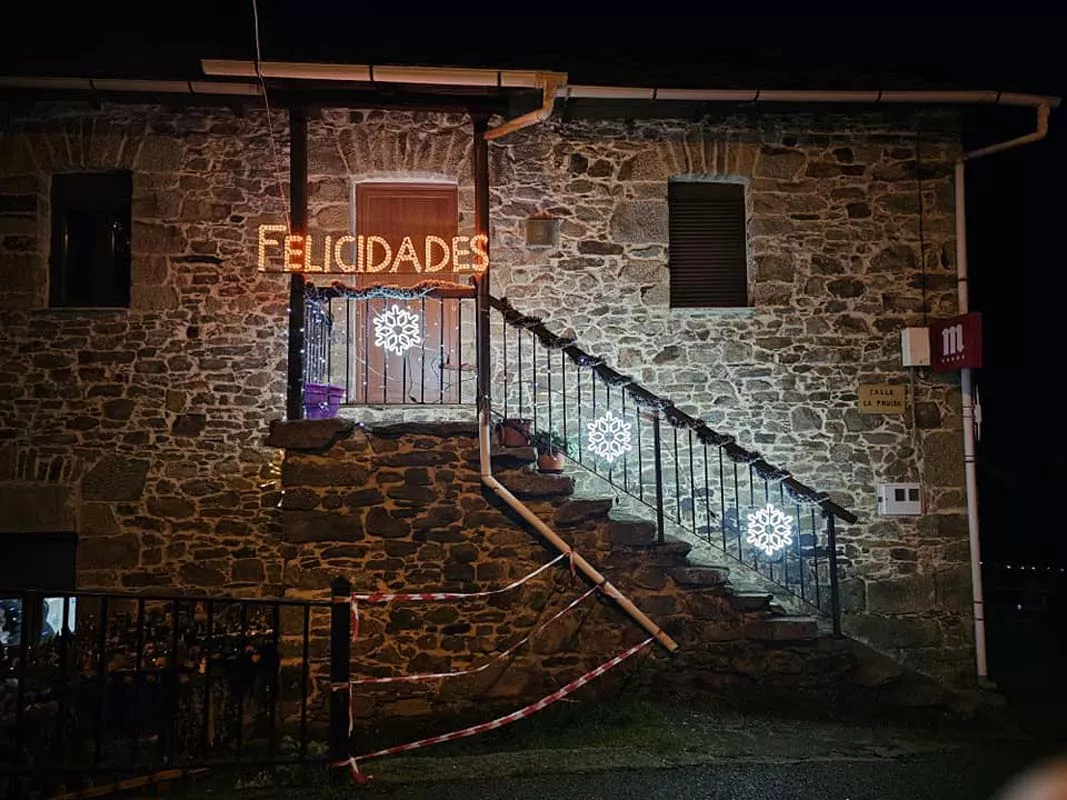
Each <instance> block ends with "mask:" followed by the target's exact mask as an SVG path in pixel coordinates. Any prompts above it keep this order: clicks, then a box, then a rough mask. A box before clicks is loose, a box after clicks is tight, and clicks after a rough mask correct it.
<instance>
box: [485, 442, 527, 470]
mask: <svg viewBox="0 0 1067 800" xmlns="http://www.w3.org/2000/svg"><path fill="white" fill-rule="evenodd" d="M489 458H490V459H491V460H492V462H493V466H494V467H496V468H498V469H513V468H515V467H525V466H528V465H529V464H533V463H534V462H535V461H537V451H536V450H535V449H534V448H532V447H502V446H501V445H496V444H495V445H493V446H492V447H491V448H489Z"/></svg>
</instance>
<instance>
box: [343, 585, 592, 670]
mask: <svg viewBox="0 0 1067 800" xmlns="http://www.w3.org/2000/svg"><path fill="white" fill-rule="evenodd" d="M599 589H600V587H599V586H594V587H593V588H592V589H590V590H589V591H587V592H586V593H585V594H583V595H581V596H580V597H578V598H577V599H575V600H573V601H571V602H570V603H569V604H568V605H567V606H566V608H563V609H562V610H560V611H558V612H556V613H555V614H553V615H552V616H551V617H550V618H549V619H547V620H545V621H544V622H542V623H541V624H540V625H538V626H537V627H536V628H534V630H532V631H531V632H530V633H528V634H527V635H526V636H525V637H523V638H522V639H520V640H519V641H517V642H515V644H513V645H512V646H511V647H509V648H508V649H507V650H505V651H503V652H502V653H497V654H496V655H495V656H493V657H492V658H491V659H489V660H488V661H486V662H485V663H484V664H482V665H481V666H478V667H472V668H470V669H464V670H460V671H459V672H426V673H423V674H421V675H396V676H393V677H388V678H356V679H355V680H353V681H352V684H353V685H361V684H367V683H399V682H403V681H409V682H410V681H426V680H433V679H436V678H456V677H459V676H460V675H473V674H475V673H476V672H483V671H485V670H487V669H489V667H491V666H493V664H495V663H496V662H498V661H500V660H502V659H505V658H507V657H508V656H510V655H511V654H512V653H514V652H515V651H516V650H518V649H519V648H520V647H522V646H523V645H524V644H526V643H527V642H528V641H530V639H532V638H533V637H534V636H536V635H537V634H539V633H540V632H541V631H543V630H544V629H545V628H547V627H548V626H549V625H551V624H552V623H553V622H555V621H556V620H557V619H559V618H560V617H562V616H563V615H564V614H566V613H568V612H569V611H571V610H572V609H574V608H575V607H576V606H578V605H579V604H581V603H582V602H583V601H585V599H586V598H588V597H589V596H590V595H591V594H593V593H595V592H597V591H599Z"/></svg>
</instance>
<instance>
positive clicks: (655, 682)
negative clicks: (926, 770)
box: [269, 420, 945, 728]
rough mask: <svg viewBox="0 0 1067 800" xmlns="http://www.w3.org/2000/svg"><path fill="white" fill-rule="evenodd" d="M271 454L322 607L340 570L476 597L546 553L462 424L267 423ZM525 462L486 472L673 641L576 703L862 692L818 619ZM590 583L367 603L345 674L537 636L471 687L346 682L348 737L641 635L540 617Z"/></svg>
mask: <svg viewBox="0 0 1067 800" xmlns="http://www.w3.org/2000/svg"><path fill="white" fill-rule="evenodd" d="M269 443H270V444H272V445H275V446H277V447H281V448H284V449H285V451H286V456H285V460H284V463H283V467H282V485H283V494H282V497H281V508H282V511H281V518H282V527H281V542H282V544H281V545H280V548H281V549H282V550H283V551H284V552H285V557H286V559H287V560H288V563H289V564H290V565H291V566H290V568H289V569H287V572H286V575H287V578H288V579H289V580H290V581H291V583H290V586H289V587H288V588H289V593H290V594H291V595H296V596H303V597H308V598H322V597H325V596H328V594H329V583H330V581H331V580H332V578H333V577H334V576H337V575H344V576H346V577H347V578H348V579H349V580H350V581H351V583H352V586H353V589H354V591H356V592H360V593H378V592H434V591H445V592H479V591H485V590H492V589H499V588H502V587H504V586H507V585H508V584H510V583H512V582H513V581H516V580H518V579H520V578H523V577H524V576H526V575H528V574H530V573H532V572H533V571H534V570H536V569H537V568H538V567H540V566H541V565H544V564H546V563H548V562H550V561H551V560H552V559H553V558H554V557H556V556H557V555H558V552H557V551H556V550H554V549H553V548H552V547H551V546H549V545H548V544H547V543H546V542H544V541H543V540H541V539H540V538H539V537H538V536H537V535H536V534H535V533H534V532H533V531H532V530H530V529H528V527H527V526H526V525H525V524H524V523H523V522H522V521H521V519H519V518H518V517H517V515H516V514H515V513H514V512H513V511H511V510H510V509H509V508H508V507H507V506H506V505H504V504H503V503H502V502H501V501H500V500H499V498H497V497H496V496H495V495H494V494H493V493H491V492H489V491H487V490H485V489H484V488H483V487H482V484H481V479H480V474H479V465H478V439H477V432H476V426H475V425H474V424H470V423H467V424H464V423H401V424H396V425H388V426H379V427H376V428H373V429H369V428H366V427H362V426H356V425H355V424H353V423H351V422H347V421H342V420H318V421H303V422H295V423H278V424H275V425H274V426H272V432H271V437H270V439H269ZM534 457H535V456H534V453H533V451H532V450H531V448H515V449H507V448H500V449H497V448H494V450H493V457H492V458H493V464H494V472H495V474H496V475H497V476H498V477H499V479H500V480H501V481H502V482H503V483H504V484H505V485H506V486H507V487H508V489H509V490H510V491H511V492H513V493H514V494H515V495H516V496H517V497H519V498H522V499H523V501H524V502H526V503H527V504H528V505H529V506H530V507H531V508H532V509H533V510H534V511H535V513H537V514H538V516H539V517H540V518H542V519H544V520H547V521H549V523H550V524H551V525H552V526H553V527H554V528H555V529H557V530H558V531H559V532H560V533H561V535H562V536H563V537H564V538H565V539H566V541H568V542H569V543H571V544H572V545H573V546H574V547H575V548H576V549H577V550H578V552H580V553H581V554H582V555H583V556H585V557H586V558H587V559H588V560H589V561H591V562H592V563H593V564H594V566H595V567H597V568H598V569H599V570H600V571H601V572H602V574H603V575H604V576H605V577H606V578H607V579H608V580H610V581H611V582H612V583H613V584H614V585H616V586H617V587H618V588H619V589H620V590H622V591H623V593H624V594H626V596H627V597H629V598H630V599H632V600H633V601H634V602H635V603H636V604H637V606H638V607H639V608H641V609H642V610H643V611H644V612H646V613H647V614H649V615H650V616H651V617H652V618H653V619H654V621H655V622H656V623H657V624H658V625H661V626H662V627H663V629H664V630H665V631H667V632H668V633H669V634H670V635H671V636H672V637H674V639H675V640H676V641H677V642H678V644H679V645H680V648H679V650H678V651H677V652H676V653H675V654H673V655H668V654H667V653H666V651H665V650H663V649H661V648H659V647H658V646H654V647H651V648H650V649H648V650H646V651H644V652H643V653H642V655H641V657H640V658H639V659H638V660H635V661H633V662H630V663H627V664H626V665H625V666H624V667H621V668H619V669H618V671H617V672H615V673H609V674H608V675H607V676H606V677H605V678H602V679H600V680H598V681H597V682H596V683H595V684H594V685H593V686H591V687H589V689H586V690H584V692H585V695H586V696H590V695H593V694H598V693H611V692H614V691H616V690H618V688H619V687H620V686H622V685H628V686H629V687H630V688H631V689H633V688H638V687H641V688H643V689H650V688H651V689H653V690H668V689H669V690H670V691H674V692H683V693H684V692H697V693H699V694H700V695H701V696H702V697H703V698H704V699H705V700H706V699H707V698H708V697H709V696H715V697H718V698H719V699H720V701H721V702H725V703H736V704H743V705H747V704H758V703H769V702H773V701H777V700H782V699H784V698H786V697H789V698H790V700H791V702H799V701H800V700H801V698H807V699H809V700H812V699H814V700H817V701H818V702H820V703H828V702H837V701H839V700H842V699H844V698H848V699H849V702H853V701H855V702H862V700H863V699H864V698H865V697H866V695H865V683H866V678H865V676H864V672H865V670H864V666H865V664H869V660H868V659H865V658H864V657H862V656H861V655H860V654H858V653H857V652H856V651H855V650H854V649H852V648H851V647H850V646H849V644H848V643H847V641H845V640H831V639H820V638H818V636H817V634H818V630H817V623H816V621H815V620H814V619H812V618H798V617H795V616H789V615H787V614H785V613H784V612H783V611H782V610H781V609H780V608H777V607H776V606H775V604H773V602H772V600H771V597H770V595H767V594H761V593H738V592H736V591H735V590H734V589H733V587H732V586H731V584H730V582H729V573H728V571H727V570H723V569H719V568H714V567H703V566H694V565H693V564H690V563H689V562H688V561H687V559H686V556H687V554H688V552H689V550H690V545H689V544H688V543H686V542H683V541H681V540H677V539H670V540H668V542H667V543H666V544H665V545H657V544H655V537H656V529H655V525H654V524H652V523H649V522H647V521H643V520H637V519H634V518H631V517H628V516H625V515H619V514H618V513H617V512H616V511H615V510H614V508H613V501H612V500H611V499H610V498H602V499H581V500H572V499H571V498H570V493H571V492H572V490H573V479H572V478H570V477H568V476H564V475H542V474H539V473H537V472H535V471H533V469H532V466H531V463H530V462H531V461H532V460H533V459H534ZM588 588H589V584H588V583H587V582H586V581H585V580H583V579H582V578H581V577H580V576H578V575H572V573H571V571H570V570H569V569H568V566H567V562H566V561H564V562H561V563H559V564H557V565H555V566H551V567H549V568H548V569H547V570H546V571H545V572H543V573H541V574H540V575H538V576H536V577H534V578H532V579H531V580H530V581H529V582H527V583H525V584H523V585H522V586H520V587H519V588H517V589H514V590H512V591H508V592H504V593H501V594H497V595H494V596H492V597H487V598H478V599H472V600H462V601H455V600H452V601H445V602H404V601H396V602H389V603H383V604H377V603H361V604H360V606H359V628H358V630H359V636H358V640H357V641H356V642H354V643H353V645H352V654H353V658H352V670H353V677H354V678H379V677H389V676H403V675H413V674H419V673H427V672H433V673H436V672H450V671H460V670H466V669H472V668H477V667H482V666H484V665H486V664H488V663H489V662H491V661H492V660H493V658H494V656H495V655H497V654H499V653H501V652H503V651H505V650H507V649H508V648H509V647H511V646H513V645H514V644H516V643H517V642H519V641H520V640H521V639H522V638H524V637H526V636H528V635H530V634H531V633H533V634H534V635H533V638H532V639H531V640H530V642H529V644H528V645H525V646H523V647H521V648H519V649H517V650H516V652H515V653H514V654H513V655H510V656H508V657H507V658H506V659H502V660H500V661H497V662H494V663H492V665H491V666H489V668H488V669H483V670H482V671H479V672H477V673H475V674H472V675H467V676H463V677H458V678H452V679H448V680H443V681H442V680H423V681H416V682H405V683H389V684H380V685H358V686H355V687H354V689H353V691H354V692H355V698H356V699H355V702H354V704H353V709H354V711H355V715H356V720H357V723H358V725H359V726H360V727H361V728H370V727H375V726H378V725H385V726H386V727H387V728H392V727H395V724H396V722H397V721H398V720H400V721H403V720H406V719H431V718H432V719H434V720H437V722H438V726H442V725H443V727H445V728H447V727H448V720H449V719H451V718H454V717H464V718H465V717H470V718H471V719H474V718H479V719H485V718H486V717H487V715H488V714H489V713H490V712H491V711H492V710H495V709H499V710H504V709H508V710H511V709H514V708H517V707H519V706H521V705H523V704H525V703H528V702H532V701H534V700H536V699H539V698H540V697H542V696H544V695H545V694H547V693H549V692H551V691H554V690H555V689H558V688H559V687H561V686H563V685H565V684H566V683H568V682H569V681H571V680H574V679H575V678H577V677H579V676H580V675H582V674H584V673H585V672H587V671H588V670H590V669H591V668H593V667H595V666H597V665H599V664H600V663H602V662H604V661H606V660H607V659H608V658H610V657H612V656H614V655H616V654H618V653H619V652H621V651H622V650H624V649H625V648H627V647H629V646H631V645H633V644H635V643H637V642H640V641H642V640H644V639H645V638H646V637H647V636H648V634H647V633H646V632H645V631H644V630H643V629H642V628H640V627H639V626H638V625H637V624H636V623H634V622H633V620H632V619H630V618H629V617H628V616H627V615H626V614H624V613H623V612H621V611H620V610H619V609H618V607H617V606H616V605H615V604H614V603H613V602H611V601H610V600H607V599H606V598H603V597H600V596H593V597H590V598H588V599H587V600H586V601H584V603H582V604H580V605H578V606H577V607H576V608H575V609H574V610H572V611H571V612H569V613H567V614H566V615H565V616H562V617H561V618H559V619H558V620H555V621H552V622H549V620H550V619H551V618H552V617H553V616H554V615H555V614H556V613H558V612H560V611H562V610H563V609H564V608H565V607H566V606H567V605H568V604H569V603H571V602H572V601H574V600H576V599H578V598H579V597H580V596H581V595H582V594H583V593H585V592H586V590H587V589H588ZM541 625H544V628H543V630H540V631H539V632H538V631H536V629H537V628H539V627H540V626H541ZM324 668H325V665H324V664H322V663H321V662H320V663H318V664H317V665H316V669H315V671H314V673H313V674H314V675H315V676H317V677H318V678H320V679H323V680H324V679H325V674H324V672H323V670H324ZM889 674H894V677H899V675H900V673H899V672H897V673H893V671H892V670H891V671H890V673H883V676H882V680H885V679H886V678H887V677H888V675H889ZM320 691H324V690H322V689H321V687H320ZM944 698H945V696H942V699H944ZM928 699H929V696H928ZM453 724H454V723H453Z"/></svg>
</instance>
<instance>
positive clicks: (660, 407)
mask: <svg viewBox="0 0 1067 800" xmlns="http://www.w3.org/2000/svg"><path fill="white" fill-rule="evenodd" d="M489 305H490V307H491V308H494V309H496V310H497V311H499V312H500V315H501V317H503V319H504V322H505V323H507V324H508V325H510V326H511V327H514V328H522V329H524V330H528V331H530V333H532V334H533V335H534V336H536V337H537V338H538V340H539V341H540V342H541V344H542V345H543V346H545V347H546V348H550V349H562V350H563V352H564V353H566V354H567V355H568V356H569V357H570V359H571V360H572V361H573V362H574V363H575V364H577V365H578V366H580V367H590V368H592V370H593V372H594V373H595V374H596V375H597V377H598V378H600V379H601V380H603V381H604V382H605V383H606V384H608V385H609V386H614V387H618V388H621V389H625V391H626V393H627V394H628V395H629V396H630V397H631V398H632V399H633V400H634V402H635V403H636V404H637V405H638V406H641V407H642V408H646V409H652V410H655V411H661V412H662V413H663V417H664V419H666V420H667V422H668V423H669V424H670V425H671V426H672V427H673V428H676V429H682V428H685V429H688V430H691V431H693V433H695V434H696V436H697V439H698V440H699V441H700V442H701V444H706V445H714V446H716V447H720V448H722V451H723V453H725V455H726V457H727V458H729V459H730V460H731V461H733V462H735V463H738V464H745V465H749V466H751V467H752V469H753V470H754V471H755V472H756V474H757V475H759V477H760V478H762V479H765V480H767V481H769V482H772V483H778V484H780V485H781V486H782V488H783V489H784V490H785V492H786V493H787V494H789V496H790V497H792V498H793V499H794V500H797V501H799V502H805V503H811V504H813V505H817V506H819V507H821V508H822V509H823V510H824V511H827V512H829V513H832V514H834V515H835V516H838V517H840V518H841V519H843V520H845V521H846V522H855V521H856V516H855V515H854V514H852V513H851V512H850V511H848V510H846V509H845V508H842V507H841V506H839V505H837V504H836V503H834V502H832V501H831V500H830V496H829V495H828V494H827V493H826V492H817V491H815V490H814V489H812V488H811V487H809V486H805V485H804V484H803V483H801V482H800V481H798V480H796V479H795V478H794V477H792V473H790V472H789V470H787V469H782V468H780V467H776V466H774V465H773V464H771V463H770V462H768V461H767V460H766V459H764V458H763V456H762V455H761V454H760V453H758V452H757V451H755V450H746V449H745V448H744V447H742V446H741V445H739V444H737V440H736V439H735V438H734V437H733V436H730V435H729V434H725V433H718V432H717V431H714V430H712V429H711V428H709V427H708V426H707V424H706V423H705V422H704V421H703V420H702V419H699V418H697V417H693V416H690V415H689V414H686V413H685V412H684V411H682V410H681V409H680V408H678V407H676V406H675V405H674V404H673V403H671V401H670V400H667V399H666V398H663V397H660V396H659V395H657V394H655V393H653V392H651V391H649V390H648V389H646V388H644V387H643V386H641V385H640V384H639V383H637V382H636V381H635V380H633V379H632V378H630V377H627V376H626V375H623V374H622V373H620V372H617V371H616V370H614V369H612V368H611V367H609V366H608V365H607V364H606V363H605V362H604V360H603V359H601V358H597V357H596V356H592V355H590V354H589V353H586V352H585V351H584V350H582V349H581V348H579V347H578V346H576V345H575V344H574V343H573V341H574V340H569V343H566V344H564V343H563V342H564V341H567V340H564V339H563V337H560V336H557V335H556V334H554V333H552V332H551V331H550V330H548V328H546V327H545V325H544V323H543V322H542V321H541V319H540V318H539V317H531V316H528V315H525V314H522V313H520V312H519V311H517V310H516V309H515V307H514V306H512V305H511V304H510V303H509V302H508V300H507V298H506V297H504V298H496V297H490V298H489Z"/></svg>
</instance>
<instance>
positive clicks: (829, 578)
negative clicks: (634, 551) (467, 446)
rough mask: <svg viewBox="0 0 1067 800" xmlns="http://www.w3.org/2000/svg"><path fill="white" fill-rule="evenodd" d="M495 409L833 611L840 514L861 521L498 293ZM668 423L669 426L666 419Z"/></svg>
mask: <svg viewBox="0 0 1067 800" xmlns="http://www.w3.org/2000/svg"><path fill="white" fill-rule="evenodd" d="M490 307H491V308H492V310H494V311H495V312H497V313H496V314H495V315H494V319H493V325H492V329H491V333H492V336H491V339H492V354H491V361H492V363H491V371H492V372H491V374H492V377H493V394H492V401H493V413H494V415H495V416H496V417H497V418H498V419H500V420H502V421H507V422H508V424H509V425H518V426H519V427H520V428H528V429H529V430H530V432H531V433H534V434H537V433H540V434H542V435H544V434H549V435H551V436H552V437H553V438H555V439H556V440H557V441H558V442H559V443H561V444H563V445H564V446H565V448H566V452H567V454H568V456H569V458H570V460H571V461H572V463H574V464H577V465H578V466H580V467H582V468H584V469H587V470H589V471H591V472H593V473H594V474H596V475H598V476H599V477H601V478H602V479H604V480H606V481H607V482H608V483H609V484H610V485H611V486H612V487H614V488H616V489H618V490H621V491H622V492H623V493H625V494H626V495H628V496H629V497H631V498H633V499H634V500H636V501H637V502H638V503H641V504H644V505H645V506H647V507H648V508H649V509H650V510H651V511H652V512H653V513H654V514H655V518H656V524H657V528H658V532H659V536H658V540H659V542H660V543H663V542H664V537H665V525H666V524H667V522H668V521H669V522H672V523H674V524H676V525H679V526H681V527H682V528H684V529H686V530H688V531H689V532H690V533H691V534H693V535H694V536H697V537H699V538H702V539H703V540H704V541H706V542H707V543H708V544H710V545H712V546H714V547H716V548H717V549H721V550H722V552H723V553H724V554H725V555H726V556H728V557H729V558H731V559H733V560H735V561H738V562H740V563H742V564H744V565H745V566H747V567H749V568H751V569H754V570H756V571H757V572H758V573H760V574H761V575H763V576H764V577H766V578H767V579H769V580H770V581H772V582H774V583H776V584H777V585H779V586H781V587H782V588H784V589H786V590H787V591H789V592H790V593H791V594H793V595H794V596H796V597H798V598H800V599H801V600H802V601H804V602H805V603H807V604H809V605H810V606H813V607H814V608H816V609H818V610H819V611H821V612H824V613H829V614H830V615H831V616H832V618H833V625H834V632H835V634H839V633H840V602H839V596H838V595H839V593H838V564H837V540H836V533H837V531H836V521H837V520H838V519H840V520H843V521H845V522H847V523H855V522H856V516H855V515H854V514H852V513H851V512H850V511H848V510H847V509H845V508H842V507H841V506H840V505H838V504H837V503H834V502H833V501H832V500H831V499H830V498H829V496H828V495H827V494H825V493H821V492H817V491H815V490H814V489H812V488H810V487H808V486H806V485H805V484H803V483H801V482H800V481H798V480H797V479H796V478H794V477H793V476H792V475H791V474H790V473H789V472H788V471H787V470H784V469H780V468H778V467H776V466H774V465H773V464H771V463H769V462H768V461H767V460H766V459H764V458H763V457H762V456H761V455H760V454H759V453H757V452H754V451H750V450H746V449H745V448H743V447H741V446H740V445H739V444H737V442H736V441H735V439H734V437H732V436H729V435H727V434H722V433H718V432H716V431H714V430H712V429H711V428H709V427H708V426H707V425H706V424H705V423H704V422H703V421H702V420H700V419H698V418H696V417H692V416H690V415H689V414H686V413H685V412H684V411H682V410H681V409H679V408H677V407H675V406H674V405H673V404H672V403H671V402H670V401H669V400H667V399H665V398H663V397H660V396H659V395H657V394H655V393H654V392H652V391H650V390H648V389H647V388H645V387H643V386H641V385H640V384H638V383H637V382H636V381H634V380H633V379H632V378H630V377H628V376H626V375H623V374H622V373H620V372H617V371H616V370H614V369H612V368H611V367H610V366H609V365H607V364H606V363H604V361H603V360H602V359H600V358H597V357H595V356H593V355H590V354H589V353H587V352H585V351H584V350H582V349H581V348H579V347H578V345H577V343H576V340H575V339H573V338H567V337H562V336H559V335H557V334H554V333H552V332H551V331H550V330H548V328H547V327H546V326H545V325H544V324H543V323H542V321H541V320H540V319H539V318H537V317H532V316H527V315H524V314H522V313H521V312H519V311H518V310H516V309H515V308H514V307H513V306H512V305H511V304H510V303H509V302H508V301H507V300H506V299H498V298H490ZM664 423H666V424H665V425H664Z"/></svg>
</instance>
